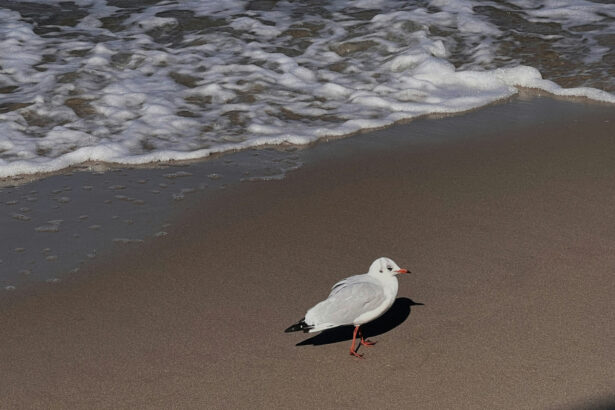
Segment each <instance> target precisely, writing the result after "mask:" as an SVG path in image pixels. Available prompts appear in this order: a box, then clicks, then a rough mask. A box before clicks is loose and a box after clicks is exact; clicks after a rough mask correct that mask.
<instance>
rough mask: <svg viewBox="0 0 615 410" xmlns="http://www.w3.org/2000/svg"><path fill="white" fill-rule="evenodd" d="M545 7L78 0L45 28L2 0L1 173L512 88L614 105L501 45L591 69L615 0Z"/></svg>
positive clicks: (446, 109) (149, 153)
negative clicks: (71, 17)
mask: <svg viewBox="0 0 615 410" xmlns="http://www.w3.org/2000/svg"><path fill="white" fill-rule="evenodd" d="M41 2H42V1H41ZM44 3H46V4H48V5H54V7H60V6H61V4H62V3H61V1H60V0H57V1H56V0H49V1H44ZM543 3H544V4H543V6H542V7H541V8H535V7H533V6H532V5H533V3H532V2H529V1H527V0H511V1H510V3H506V4H504V3H503V4H499V3H493V2H488V3H484V2H478V1H461V0H453V1H450V0H446V1H444V0H431V1H428V2H427V3H426V5H425V6H424V7H423V6H417V5H416V4H414V3H413V2H405V1H396V0H380V1H378V2H367V1H360V2H346V1H340V2H331V3H327V4H325V5H321V6H320V7H317V6H312V5H309V4H296V3H290V2H286V1H280V2H276V4H275V6H274V7H273V8H272V9H271V10H248V9H246V7H245V4H244V2H240V1H238V0H237V1H225V2H202V1H197V0H187V1H183V2H180V4H177V3H174V2H161V3H158V4H156V5H146V4H140V5H139V3H138V2H137V3H136V4H137V5H139V7H133V8H131V9H123V8H121V6H117V7H116V6H109V5H108V4H106V2H104V1H100V2H98V1H96V2H95V1H92V0H90V1H88V0H82V1H78V2H76V3H75V4H77V5H79V6H81V7H84V10H86V11H87V13H88V14H87V16H85V17H84V18H82V19H81V20H80V21H78V22H76V24H75V25H74V26H70V27H69V26H54V27H55V28H54V30H56V31H51V32H49V33H46V32H44V31H40V30H39V29H40V28H41V27H42V26H44V24H38V23H35V22H33V21H32V20H28V19H22V18H21V15H20V14H19V12H17V11H10V10H7V9H2V8H0V19H1V20H2V21H3V24H2V26H1V27H0V39H1V40H0V61H1V64H0V65H1V67H2V68H1V69H0V84H2V85H1V87H4V86H9V87H10V86H13V87H15V89H14V90H13V89H11V90H9V91H8V92H7V93H4V94H0V96H2V101H1V102H0V104H3V105H2V106H1V107H4V108H3V109H2V110H0V177H7V176H12V175H18V174H29V173H35V172H49V171H55V170H58V169H62V168H65V167H68V166H71V165H74V164H79V163H82V162H86V161H105V162H117V163H126V164H140V163H148V162H156V161H168V160H183V159H196V158H202V157H206V156H209V155H211V154H213V153H219V152H225V151H229V150H236V149H244V148H249V147H254V146H258V145H265V144H282V143H290V144H306V143H310V142H312V141H314V140H316V139H319V138H325V137H330V136H342V135H346V134H351V133H354V132H357V131H360V130H362V129H367V128H376V127H384V126H387V125H390V124H392V123H394V122H396V121H399V120H402V119H410V118H414V117H417V116H421V115H425V114H430V113H454V112H461V111H464V110H469V109H472V108H476V107H480V106H482V105H485V104H489V103H491V102H494V101H497V100H499V99H503V98H507V97H509V96H511V95H513V94H515V93H516V92H518V90H517V88H518V87H530V88H538V89H541V90H545V91H547V92H549V93H552V94H556V95H561V96H583V97H587V98H591V99H594V100H599V101H604V102H611V103H613V102H615V96H614V95H613V94H612V93H609V92H607V91H604V90H600V89H597V88H592V87H590V86H587V84H583V86H581V87H576V88H562V87H561V86H559V85H558V84H557V83H556V82H554V81H553V80H554V79H553V78H549V77H548V76H544V75H543V74H541V72H540V71H539V70H538V69H537V68H535V67H532V66H530V65H527V64H522V60H521V59H519V57H518V56H516V55H505V54H502V53H503V48H502V47H501V44H502V42H506V41H509V40H510V38H507V36H509V35H510V33H511V30H513V29H514V30H516V32H515V33H516V34H515V35H525V34H527V35H528V38H530V39H531V40H528V41H530V42H531V41H534V40H535V39H539V40H544V41H547V42H549V44H554V47H559V48H558V49H557V50H564V49H567V48H566V47H570V46H571V45H574V43H573V42H575V41H579V42H582V44H581V45H579V46H578V47H584V48H583V50H585V51H584V52H582V53H578V54H577V55H579V54H582V55H583V56H584V57H583V62H582V64H595V65H596V66H600V64H602V55H603V54H604V53H608V52H610V50H609V48H608V47H607V46H605V45H604V44H602V43H601V40H600V36H601V35H605V34H611V35H612V33H613V32H614V31H615V28H613V25H612V24H610V23H611V20H609V18H610V19H612V18H614V17H615V6H614V5H608V4H599V3H592V2H588V1H585V0H563V1H554V0H547V1H545V2H543ZM511 4H512V5H511ZM513 5H515V6H517V7H513ZM485 6H488V7H487V8H489V7H490V8H491V9H494V10H499V11H500V12H501V13H516V15H517V16H518V17H519V18H523V19H525V20H526V21H527V22H528V27H530V28H531V24H530V23H532V24H537V26H536V27H542V26H540V24H542V23H557V24H560V25H561V26H562V30H560V31H555V32H553V30H554V29H553V28H552V26H553V25H550V26H548V27H549V30H551V31H549V30H546V31H545V32H541V31H540V30H537V32H535V33H523V32H520V30H522V29H523V27H514V28H511V27H505V26H501V25H498V24H499V23H498V22H497V19H496V20H493V21H492V20H490V18H489V17H488V12H483V11H481V7H482V8H485ZM15 7H16V8H17V9H18V10H19V7H18V6H15ZM376 8H377V10H375V9H376ZM519 8H521V9H519ZM58 10H59V9H58ZM323 10H324V11H323ZM373 10H375V11H374V12H373V13H372V14H370V13H371V12H372V11H373ZM179 11H181V13H179ZM161 13H162V14H161ZM174 13H175V14H174ZM177 13H179V14H177ZM481 13H482V14H481ZM187 15H190V16H192V17H189V18H188V17H186V16H187ZM298 15H301V16H302V17H301V18H300V19H298V18H296V16H298ZM109 17H112V18H113V19H115V20H114V23H113V24H110V23H109V20H108V18H109ZM190 19H193V20H190ZM199 19H201V20H199ZM590 23H591V24H592V26H588V27H586V28H584V29H583V30H580V31H579V30H576V29H574V27H575V26H577V25H579V24H590ZM192 26H193V27H192ZM189 27H192V28H189ZM57 29H60V31H59V32H58V31H57ZM573 29H574V30H573ZM575 30H576V31H575ZM570 33H573V35H570ZM579 33H580V34H579ZM579 38H580V40H579ZM515 41H517V42H518V40H515ZM535 61H536V64H538V65H539V64H541V61H540V60H538V59H537V60H535ZM582 64H581V63H578V64H577V65H576V66H575V65H574V64H571V65H570V67H571V68H570V69H571V70H572V71H571V75H570V76H573V75H574V74H575V73H579V74H583V75H584V76H585V77H588V78H589V80H586V81H588V82H589V83H588V84H590V85H591V84H592V83H591V81H593V80H592V78H593V77H592V76H587V75H586V73H585V72H584V71H585V70H587V68H586V67H584V66H583V65H582ZM558 67H560V68H558V70H561V65H560V66H558ZM575 70H576V71H575ZM547 71H548V70H547ZM605 73H606V71H604V72H603V71H597V72H595V74H596V76H595V77H597V78H598V77H600V78H601V79H602V81H603V82H602V83H601V82H599V81H598V80H596V84H604V81H606V84H607V85H610V87H611V88H610V89H615V80H614V79H612V78H611V77H608V74H605ZM605 76H606V77H605ZM604 78H607V79H606V80H604Z"/></svg>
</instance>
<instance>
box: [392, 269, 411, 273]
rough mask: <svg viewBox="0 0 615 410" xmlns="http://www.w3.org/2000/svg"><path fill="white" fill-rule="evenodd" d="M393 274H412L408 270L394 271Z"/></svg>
mask: <svg viewBox="0 0 615 410" xmlns="http://www.w3.org/2000/svg"><path fill="white" fill-rule="evenodd" d="M395 273H397V274H400V273H412V272H410V271H409V270H408V269H399V270H396V271H395Z"/></svg>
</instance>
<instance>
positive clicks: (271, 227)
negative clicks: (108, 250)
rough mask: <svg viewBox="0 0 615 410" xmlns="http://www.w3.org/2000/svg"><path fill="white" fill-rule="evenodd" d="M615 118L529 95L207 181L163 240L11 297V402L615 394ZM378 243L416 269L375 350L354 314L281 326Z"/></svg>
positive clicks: (3, 360) (590, 400) (2, 353)
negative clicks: (249, 179)
mask: <svg viewBox="0 0 615 410" xmlns="http://www.w3.org/2000/svg"><path fill="white" fill-rule="evenodd" d="M519 107H521V108H519ZM614 124H615V107H612V106H605V105H594V104H573V103H569V102H561V101H553V100H549V99H536V100H531V101H523V100H515V101H513V102H509V103H506V104H502V105H497V106H492V107H488V108H485V109H483V110H479V111H476V112H472V113H468V114H465V115H463V116H459V117H452V118H446V119H440V120H429V119H423V120H419V121H415V122H413V123H410V124H407V125H401V126H397V127H394V128H391V129H388V130H384V131H378V132H377V133H371V134H366V135H362V136H357V137H353V138H356V140H355V143H353V144H350V143H349V142H348V141H346V142H345V141H344V140H342V141H334V142H331V143H329V144H321V145H319V146H317V147H315V148H312V149H310V150H308V151H305V152H304V153H303V154H302V155H304V156H305V162H306V165H305V166H304V167H302V168H301V169H299V170H297V171H294V172H292V173H290V174H289V175H287V177H286V178H285V179H283V180H280V181H268V182H254V183H249V184H235V185H232V186H229V187H228V188H227V189H225V190H222V191H218V192H217V193H216V195H203V196H200V197H198V198H197V197H195V199H194V200H193V201H192V202H190V206H186V208H185V209H184V210H183V211H182V213H181V215H180V216H178V217H177V219H176V220H174V221H173V224H172V225H171V227H170V228H169V229H168V235H167V236H165V238H163V239H160V238H155V239H149V240H146V241H145V242H144V243H142V244H135V246H126V247H119V249H118V250H117V251H116V252H115V254H114V255H113V256H112V257H105V258H100V259H99V260H97V261H96V260H94V261H92V262H91V263H89V264H86V265H85V266H83V268H82V270H81V272H80V274H79V275H75V276H74V277H72V278H69V279H67V280H65V281H63V282H62V283H60V284H57V285H54V286H49V285H46V284H42V285H40V286H32V287H31V288H29V289H27V290H23V291H20V292H11V293H7V294H6V295H4V296H3V298H2V299H0V322H1V323H2V332H1V334H0V347H1V348H0V407H2V408H229V409H230V408H351V407H352V408H373V407H380V408H418V409H429V408H433V409H442V408H457V409H478V408H502V409H521V408H523V409H545V408H596V407H597V406H608V405H609V404H613V403H615V398H614V397H613V396H612V394H613V391H614V390H613V389H614V386H615V361H614V360H613V357H615V343H613V340H615V325H614V323H615V302H614V300H615V298H613V295H615V278H614V276H613V266H615V252H614V251H615V179H614V178H613V176H614V175H615V131H614V130H615V128H614V126H613V125H614ZM387 135H388V137H387V139H383V138H380V137H381V136H387ZM409 136H410V137H411V139H410V141H408V137H409ZM376 137H378V138H376ZM118 178H120V177H119V176H118ZM379 256H389V257H391V258H393V259H394V260H395V261H396V262H397V263H398V264H399V265H400V266H402V267H407V268H409V269H410V270H412V271H413V274H412V275H408V276H404V277H401V278H400V287H399V293H398V300H397V302H396V304H395V305H394V306H393V308H392V309H391V311H390V312H389V313H388V314H387V315H385V316H383V317H382V318H380V319H379V320H377V321H376V322H374V323H372V324H371V325H369V326H367V327H366V328H365V333H366V335H367V336H369V337H370V338H371V339H372V340H375V341H377V342H378V343H377V345H376V346H374V347H371V348H369V349H367V348H362V349H361V353H365V359H364V360H359V359H356V358H353V357H350V356H349V354H348V348H349V345H350V338H351V336H352V332H351V329H348V328H346V329H341V330H337V331H334V332H329V333H323V334H320V335H314V334H302V333H292V334H287V333H283V330H284V329H285V328H286V327H287V326H289V325H291V324H292V323H294V322H295V321H296V320H298V319H299V318H301V317H302V316H303V314H304V313H305V310H306V309H307V308H309V307H310V306H312V305H313V304H314V303H316V302H318V301H319V300H321V299H322V298H324V297H326V295H327V294H328V290H329V288H330V286H331V285H333V284H334V283H335V282H336V281H337V280H339V279H341V278H343V277H345V276H349V275H352V274H357V273H362V272H365V271H366V269H367V267H368V266H369V264H370V263H371V262H372V260H373V259H375V258H377V257H379ZM101 259H102V260H101ZM609 395H610V396H609ZM604 408H607V407H604Z"/></svg>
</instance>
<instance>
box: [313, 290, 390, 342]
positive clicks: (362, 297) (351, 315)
mask: <svg viewBox="0 0 615 410" xmlns="http://www.w3.org/2000/svg"><path fill="white" fill-rule="evenodd" d="M349 279H351V278H349ZM349 279H345V280H343V281H341V282H338V283H337V284H335V286H333V289H332V290H331V294H330V295H329V297H328V298H327V299H326V300H323V301H322V302H320V303H319V304H317V305H316V306H314V307H313V308H312V309H310V310H308V312H307V313H306V315H305V321H306V323H308V324H310V325H313V326H314V329H313V331H318V330H323V329H328V328H331V327H336V326H342V325H349V324H352V323H353V321H354V320H355V319H356V318H357V317H359V316H360V315H362V314H363V313H365V312H369V311H372V310H374V309H376V308H378V307H379V306H381V305H382V303H384V301H385V299H386V298H385V294H384V291H383V289H382V286H379V285H377V284H375V283H372V282H369V281H356V280H349Z"/></svg>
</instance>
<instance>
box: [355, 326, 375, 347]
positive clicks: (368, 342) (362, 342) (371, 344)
mask: <svg viewBox="0 0 615 410" xmlns="http://www.w3.org/2000/svg"><path fill="white" fill-rule="evenodd" d="M359 336H360V337H361V344H362V345H363V346H365V347H372V346H373V345H375V344H376V342H370V341H369V340H365V339H363V332H361V331H360V330H359Z"/></svg>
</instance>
